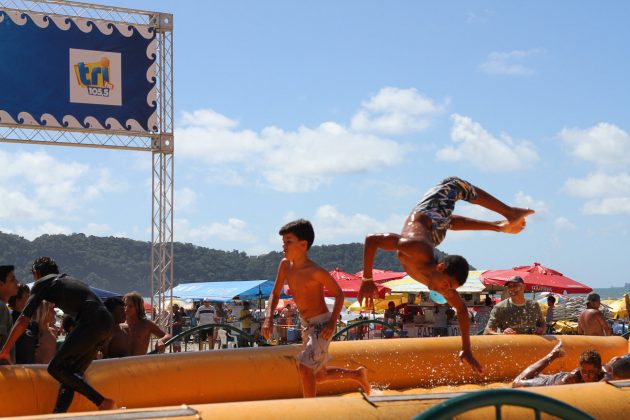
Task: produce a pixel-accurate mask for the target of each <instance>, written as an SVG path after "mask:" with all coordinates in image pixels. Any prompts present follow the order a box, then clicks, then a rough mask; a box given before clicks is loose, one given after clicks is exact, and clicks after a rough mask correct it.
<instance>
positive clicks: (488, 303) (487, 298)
mask: <svg viewBox="0 0 630 420" xmlns="http://www.w3.org/2000/svg"><path fill="white" fill-rule="evenodd" d="M483 303H484V305H486V306H492V298H491V297H490V295H486V300H484V302H483Z"/></svg>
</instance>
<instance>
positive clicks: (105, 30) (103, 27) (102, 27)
mask: <svg viewBox="0 0 630 420" xmlns="http://www.w3.org/2000/svg"><path fill="white" fill-rule="evenodd" d="M77 21H78V19H77ZM77 23H78V22H77ZM94 24H95V25H96V27H97V28H98V30H99V31H101V33H102V34H105V35H111V34H112V33H113V32H114V25H112V24H111V23H110V22H104V21H102V20H95V21H94Z"/></svg>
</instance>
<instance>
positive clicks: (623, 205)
mask: <svg viewBox="0 0 630 420" xmlns="http://www.w3.org/2000/svg"><path fill="white" fill-rule="evenodd" d="M564 190H565V191H566V192H567V193H568V194H570V195H573V196H576V197H580V198H584V199H586V200H587V201H586V203H585V204H584V206H583V207H582V212H584V213H586V214H600V215H618V214H630V175H629V174H627V173H620V174H618V175H608V174H604V173H594V174H590V175H588V176H587V177H586V178H583V179H576V178H569V179H568V180H567V181H566V182H565V184H564Z"/></svg>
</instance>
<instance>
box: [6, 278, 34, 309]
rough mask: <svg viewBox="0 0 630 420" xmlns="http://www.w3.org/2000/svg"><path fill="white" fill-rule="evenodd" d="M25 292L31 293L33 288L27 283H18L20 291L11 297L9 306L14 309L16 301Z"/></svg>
mask: <svg viewBox="0 0 630 420" xmlns="http://www.w3.org/2000/svg"><path fill="white" fill-rule="evenodd" d="M24 293H26V294H29V293H31V289H29V288H28V286H27V285H25V284H24V283H18V291H17V294H15V295H13V296H11V297H10V298H9V306H10V307H11V308H12V309H15V302H17V300H18V299H21V298H22V295H24Z"/></svg>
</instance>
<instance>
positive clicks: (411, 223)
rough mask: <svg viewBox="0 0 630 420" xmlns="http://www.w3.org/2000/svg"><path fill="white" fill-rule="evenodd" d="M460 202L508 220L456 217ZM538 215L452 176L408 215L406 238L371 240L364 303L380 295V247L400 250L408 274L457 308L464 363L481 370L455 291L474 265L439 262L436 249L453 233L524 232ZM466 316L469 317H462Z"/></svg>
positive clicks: (451, 260)
mask: <svg viewBox="0 0 630 420" xmlns="http://www.w3.org/2000/svg"><path fill="white" fill-rule="evenodd" d="M457 200H466V201H468V202H470V203H472V204H477V205H479V206H482V207H485V208H487V209H489V210H492V211H494V212H496V213H499V214H501V215H502V216H503V217H505V219H504V220H499V221H494V222H488V221H483V220H476V219H470V218H467V217H463V216H458V215H454V214H453V210H454V209H455V203H456V202H457ZM532 213H534V211H533V210H530V209H521V208H517V207H510V206H508V205H507V204H505V203H503V202H501V201H499V200H498V199H496V198H495V197H493V196H491V195H490V194H488V193H487V192H485V191H483V190H482V189H481V188H478V187H475V186H473V185H472V184H470V183H468V182H466V181H464V180H462V179H459V178H456V177H451V178H446V179H445V180H443V181H442V182H441V183H440V184H438V185H436V186H435V187H433V188H431V189H430V190H429V191H428V192H427V193H426V194H425V195H424V197H423V198H422V200H420V203H418V204H417V205H416V206H415V207H414V208H413V209H412V210H411V213H410V214H409V217H407V220H406V221H405V224H404V225H403V228H402V231H401V233H400V234H396V233H378V234H372V235H368V236H367V237H366V238H365V247H364V249H363V283H362V284H361V289H360V290H359V294H358V299H359V302H363V300H364V299H366V304H367V306H368V307H371V306H372V303H373V299H374V298H376V297H378V290H377V289H376V285H375V284H374V281H373V279H372V268H373V264H374V257H375V255H376V250H377V249H378V248H380V249H384V250H386V251H396V252H397V254H398V259H399V260H400V263H401V264H402V266H403V267H404V269H405V271H407V274H409V275H410V276H411V277H412V278H413V279H415V280H416V281H419V282H420V283H423V284H425V285H426V286H427V287H428V288H429V289H430V290H435V291H436V292H439V293H441V294H442V295H443V296H444V298H445V299H446V301H447V302H448V304H449V305H450V306H452V307H453V308H455V310H456V311H457V313H458V314H460V316H458V317H457V319H458V322H459V328H460V331H461V336H462V351H461V352H460V354H459V357H460V360H465V361H466V362H468V363H469V364H470V365H471V366H472V367H473V369H475V370H476V371H478V372H481V370H482V368H481V365H480V364H479V362H478V361H477V360H476V359H475V358H474V356H473V354H472V351H471V349H470V336H469V331H470V320H469V319H468V316H466V315H465V314H466V311H467V310H466V306H465V304H464V302H463V301H462V299H461V298H460V297H459V295H458V294H457V291H456V290H455V289H456V288H458V287H459V286H461V285H462V284H464V283H465V282H466V278H467V277H468V262H467V261H466V259H464V257H461V256H459V255H449V256H447V257H445V258H444V259H442V260H441V261H437V260H436V258H435V247H437V246H438V245H439V244H440V243H441V242H442V241H443V240H444V237H445V236H446V231H447V230H448V229H451V230H493V231H496V232H505V233H519V232H520V231H521V230H523V229H524V228H525V218H526V217H527V216H529V215H530V214H532ZM462 314H464V315H462Z"/></svg>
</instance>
